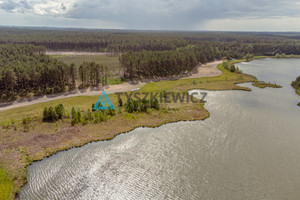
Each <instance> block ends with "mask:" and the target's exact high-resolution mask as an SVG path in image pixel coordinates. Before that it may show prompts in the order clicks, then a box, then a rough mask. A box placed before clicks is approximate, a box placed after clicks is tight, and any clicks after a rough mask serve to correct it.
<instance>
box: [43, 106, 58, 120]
mask: <svg viewBox="0 0 300 200" xmlns="http://www.w3.org/2000/svg"><path fill="white" fill-rule="evenodd" d="M57 119H58V116H57V114H56V112H55V110H54V109H53V107H52V106H50V107H49V108H47V107H45V108H44V111H43V121H44V122H55V121H57Z"/></svg>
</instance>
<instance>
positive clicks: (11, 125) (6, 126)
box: [1, 119, 18, 130]
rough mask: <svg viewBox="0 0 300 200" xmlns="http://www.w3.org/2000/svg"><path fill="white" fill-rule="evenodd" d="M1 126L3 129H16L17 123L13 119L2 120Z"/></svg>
mask: <svg viewBox="0 0 300 200" xmlns="http://www.w3.org/2000/svg"><path fill="white" fill-rule="evenodd" d="M1 126H2V128H4V129H11V128H13V129H14V130H17V128H18V124H17V123H16V122H15V120H14V119H11V120H8V121H4V122H2V123H1Z"/></svg>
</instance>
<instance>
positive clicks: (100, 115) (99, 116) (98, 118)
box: [94, 110, 107, 124]
mask: <svg viewBox="0 0 300 200" xmlns="http://www.w3.org/2000/svg"><path fill="white" fill-rule="evenodd" d="M106 119H107V118H106V115H105V114H104V112H103V111H101V110H97V111H96V112H95V113H94V123H95V124H96V123H99V122H103V121H106Z"/></svg>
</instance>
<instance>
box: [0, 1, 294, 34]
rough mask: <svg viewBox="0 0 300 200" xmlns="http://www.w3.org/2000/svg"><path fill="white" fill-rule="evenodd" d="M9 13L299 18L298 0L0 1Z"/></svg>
mask: <svg viewBox="0 0 300 200" xmlns="http://www.w3.org/2000/svg"><path fill="white" fill-rule="evenodd" d="M0 9H2V10H5V11H6V12H10V13H25V14H26V13H30V14H33V15H43V16H57V15H59V16H61V17H63V18H65V19H78V20H86V22H87V23H89V20H93V21H95V20H99V21H106V22H109V21H110V22H112V23H115V24H120V25H121V27H120V28H135V29H193V28H194V27H195V26H196V25H197V26H199V25H201V24H204V23H206V22H208V21H210V20H217V19H219V20H221V19H230V18H232V19H239V18H252V19H264V18H271V17H295V16H298V17H299V13H300V3H299V2H298V0H286V1H281V0H272V1H271V0H151V1H149V0H89V1H86V0H51V1H48V0H21V1H20V0H0Z"/></svg>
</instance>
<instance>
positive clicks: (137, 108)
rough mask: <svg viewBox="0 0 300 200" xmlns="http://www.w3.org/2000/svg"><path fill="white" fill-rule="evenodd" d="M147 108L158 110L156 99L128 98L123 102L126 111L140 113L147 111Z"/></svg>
mask: <svg viewBox="0 0 300 200" xmlns="http://www.w3.org/2000/svg"><path fill="white" fill-rule="evenodd" d="M149 108H154V109H156V110H159V102H158V100H157V99H155V100H151V101H149V100H146V99H143V100H140V99H139V100H133V99H128V101H127V103H126V104H125V111H126V112H128V113H134V112H135V113H142V112H147V111H148V109H149Z"/></svg>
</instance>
